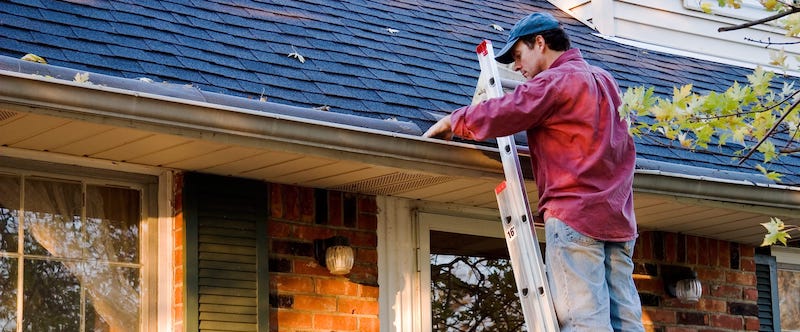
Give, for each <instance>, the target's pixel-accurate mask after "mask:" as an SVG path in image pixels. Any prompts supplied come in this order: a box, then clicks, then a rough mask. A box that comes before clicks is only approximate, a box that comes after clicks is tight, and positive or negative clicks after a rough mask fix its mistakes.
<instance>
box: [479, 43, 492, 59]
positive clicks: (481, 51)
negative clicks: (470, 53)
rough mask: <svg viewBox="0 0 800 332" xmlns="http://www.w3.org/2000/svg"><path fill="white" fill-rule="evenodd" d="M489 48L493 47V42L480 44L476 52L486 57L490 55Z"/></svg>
mask: <svg viewBox="0 0 800 332" xmlns="http://www.w3.org/2000/svg"><path fill="white" fill-rule="evenodd" d="M489 47H492V42H490V41H488V40H484V41H483V42H481V43H480V44H478V47H476V48H475V52H478V54H480V55H483V56H486V54H487V53H489V51H488V48H489Z"/></svg>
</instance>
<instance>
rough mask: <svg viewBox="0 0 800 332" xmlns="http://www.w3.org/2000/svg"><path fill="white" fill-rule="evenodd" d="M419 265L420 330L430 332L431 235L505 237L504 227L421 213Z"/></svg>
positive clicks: (463, 218) (487, 220)
mask: <svg viewBox="0 0 800 332" xmlns="http://www.w3.org/2000/svg"><path fill="white" fill-rule="evenodd" d="M417 222H418V224H417V241H418V242H417V248H418V250H417V262H418V263H417V266H418V271H419V299H420V301H419V308H418V310H419V314H420V315H419V318H420V329H421V331H423V332H430V331H431V327H432V317H431V266H430V254H431V245H430V234H431V233H430V232H431V231H441V232H449V233H459V234H468V235H476V236H486V237H494V238H505V237H504V233H503V225H502V224H500V221H499V219H498V220H490V219H479V218H472V217H460V216H454V215H446V214H436V213H427V212H418V213H417Z"/></svg>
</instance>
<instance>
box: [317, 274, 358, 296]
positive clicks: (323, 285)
mask: <svg viewBox="0 0 800 332" xmlns="http://www.w3.org/2000/svg"><path fill="white" fill-rule="evenodd" d="M315 285H316V288H315V289H316V293H317V294H320V295H348V296H356V295H358V284H355V283H352V282H349V281H347V279H344V278H336V279H327V278H325V279H323V278H317V279H316V280H315Z"/></svg>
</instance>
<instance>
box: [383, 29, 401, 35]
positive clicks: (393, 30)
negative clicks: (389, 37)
mask: <svg viewBox="0 0 800 332" xmlns="http://www.w3.org/2000/svg"><path fill="white" fill-rule="evenodd" d="M386 31H388V32H389V33H391V34H396V33H398V32H400V30H397V29H392V28H386Z"/></svg>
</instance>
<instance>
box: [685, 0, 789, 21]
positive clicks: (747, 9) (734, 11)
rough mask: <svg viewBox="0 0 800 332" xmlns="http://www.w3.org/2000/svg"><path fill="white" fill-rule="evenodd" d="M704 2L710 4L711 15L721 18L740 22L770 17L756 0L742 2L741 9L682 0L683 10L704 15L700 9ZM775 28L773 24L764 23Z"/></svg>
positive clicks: (694, 0) (710, 0)
mask: <svg viewBox="0 0 800 332" xmlns="http://www.w3.org/2000/svg"><path fill="white" fill-rule="evenodd" d="M704 2H710V3H712V6H711V13H712V14H713V15H719V16H723V17H729V18H734V19H738V20H742V21H752V20H757V19H760V18H764V17H767V16H770V15H772V14H770V11H768V10H766V9H765V8H764V6H762V5H761V4H760V3H759V2H758V1H757V0H742V6H741V8H731V7H728V6H725V7H720V6H719V5H717V1H716V0H683V8H686V9H688V10H692V11H699V12H701V13H705V12H704V11H703V9H702V7H701V5H702V4H703V3H704ZM765 24H767V25H771V26H776V24H775V23H774V22H768V23H765Z"/></svg>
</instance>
